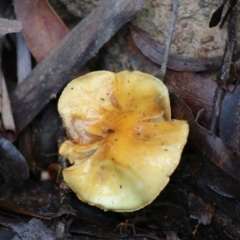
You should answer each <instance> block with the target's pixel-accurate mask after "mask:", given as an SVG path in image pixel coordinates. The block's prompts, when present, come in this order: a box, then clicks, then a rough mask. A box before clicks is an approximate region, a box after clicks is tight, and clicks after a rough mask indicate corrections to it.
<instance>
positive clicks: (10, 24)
mask: <svg viewBox="0 0 240 240" xmlns="http://www.w3.org/2000/svg"><path fill="white" fill-rule="evenodd" d="M21 29H22V23H21V22H20V21H16V20H9V19H5V18H0V37H2V36H4V35H6V34H7V33H15V32H20V31H21Z"/></svg>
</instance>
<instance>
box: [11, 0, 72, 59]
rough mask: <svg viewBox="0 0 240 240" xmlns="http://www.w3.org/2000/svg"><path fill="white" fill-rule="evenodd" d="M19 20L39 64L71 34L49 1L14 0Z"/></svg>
mask: <svg viewBox="0 0 240 240" xmlns="http://www.w3.org/2000/svg"><path fill="white" fill-rule="evenodd" d="M14 8H15V13H16V16H17V19H18V20H20V21H21V22H22V24H23V29H22V32H23V35H24V37H25V39H26V41H27V43H28V46H29V48H30V50H31V52H32V54H33V56H34V57H35V58H36V60H37V61H38V62H39V61H41V60H42V59H43V58H44V57H45V56H46V55H47V54H48V52H49V51H50V50H51V49H53V48H54V47H55V46H56V45H57V44H58V43H59V42H60V40H61V39H62V38H63V37H64V36H65V35H66V34H67V33H68V32H69V30H68V28H67V27H66V26H65V25H64V23H63V22H62V20H61V19H60V18H59V17H58V16H57V14H56V13H55V12H54V10H53V9H52V8H51V6H50V5H49V3H48V1H47V0H24V1H20V0H14Z"/></svg>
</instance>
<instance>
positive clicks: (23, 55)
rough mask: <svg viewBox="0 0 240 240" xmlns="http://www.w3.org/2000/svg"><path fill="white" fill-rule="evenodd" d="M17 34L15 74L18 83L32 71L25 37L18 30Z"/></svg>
mask: <svg viewBox="0 0 240 240" xmlns="http://www.w3.org/2000/svg"><path fill="white" fill-rule="evenodd" d="M16 36H17V76H18V84H20V83H21V82H22V81H23V80H24V79H25V78H26V77H27V76H28V75H29V74H30V72H31V71H32V63H31V54H30V51H29V49H28V46H27V43H26V40H25V38H24V37H23V35H22V33H21V32H19V33H17V34H16Z"/></svg>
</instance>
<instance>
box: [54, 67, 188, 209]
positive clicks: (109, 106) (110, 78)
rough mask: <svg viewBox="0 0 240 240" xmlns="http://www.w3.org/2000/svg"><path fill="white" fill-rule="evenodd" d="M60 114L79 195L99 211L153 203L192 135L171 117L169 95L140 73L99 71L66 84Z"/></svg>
mask: <svg viewBox="0 0 240 240" xmlns="http://www.w3.org/2000/svg"><path fill="white" fill-rule="evenodd" d="M58 111H59V113H60V115H61V117H62V119H63V123H64V126H65V128H66V132H67V137H68V140H66V141H65V142H64V143H63V144H62V145H61V147H60V150H59V152H60V154H61V155H63V156H64V157H66V158H68V159H69V161H70V163H71V164H72V166H70V167H69V168H66V169H65V170H63V177H64V180H65V182H66V183H67V185H68V186H69V187H70V188H71V189H72V190H73V191H74V192H75V193H76V194H77V196H78V198H79V199H80V200H82V201H84V202H87V203H89V204H91V205H95V206H97V207H100V208H102V209H104V210H112V211H117V212H130V211H135V210H138V209H140V208H143V207H144V206H146V205H148V204H150V203H151V202H152V201H153V200H154V199H155V198H156V197H157V196H158V194H159V193H160V192H161V191H162V189H163V188H164V187H165V186H166V184H167V183H168V181H169V176H170V175H171V174H172V172H173V171H174V170H175V168H176V167H177V165H178V163H179V161H180V158H181V153H182V150H183V147H184V145H185V143H186V141H187V136H188V132H189V128H188V124H187V122H186V121H178V120H171V109H170V101H169V94H168V90H167V88H166V86H165V85H164V84H163V83H162V82H161V81H160V80H159V79H157V78H155V77H153V76H151V75H149V74H145V73H141V72H139V71H133V72H128V71H122V72H119V73H112V72H108V71H98V72H92V73H89V74H87V75H85V76H83V77H80V78H77V79H74V80H73V81H71V82H70V83H69V84H68V85H67V86H66V88H65V89H64V91H63V93H62V95H61V97H60V99H59V102H58Z"/></svg>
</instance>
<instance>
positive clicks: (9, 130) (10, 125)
mask: <svg viewBox="0 0 240 240" xmlns="http://www.w3.org/2000/svg"><path fill="white" fill-rule="evenodd" d="M0 78H1V90H2V92H1V103H2V106H1V110H2V111H1V115H2V116H1V117H2V124H3V136H4V137H6V138H7V139H8V140H9V141H11V142H14V141H15V139H16V129H15V124H14V120H13V115H12V109H11V105H10V100H9V96H8V91H7V86H6V83H5V79H4V76H3V73H2V71H1V72H0Z"/></svg>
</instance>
